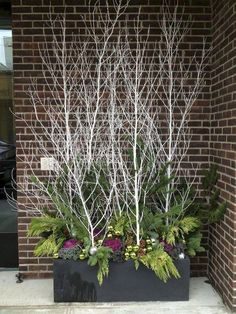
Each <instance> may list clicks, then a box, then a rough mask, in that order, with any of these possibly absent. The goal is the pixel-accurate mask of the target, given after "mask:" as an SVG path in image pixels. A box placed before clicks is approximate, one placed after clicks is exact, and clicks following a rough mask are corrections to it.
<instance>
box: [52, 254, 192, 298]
mask: <svg viewBox="0 0 236 314" xmlns="http://www.w3.org/2000/svg"><path fill="white" fill-rule="evenodd" d="M175 265H176V267H177V269H178V271H179V273H180V276H181V278H179V279H175V278H171V279H169V280H168V281H167V283H164V282H162V281H161V280H160V279H158V278H157V277H156V275H155V273H154V272H153V271H152V270H150V269H147V268H146V267H145V266H143V265H141V264H140V267H139V269H138V270H137V271H136V270H135V268H134V263H133V262H132V261H127V262H125V263H114V262H111V263H110V267H109V276H108V277H107V278H105V279H104V281H103V284H102V285H101V286H99V284H98V280H97V267H91V266H88V265H87V261H73V260H62V259H55V260H54V269H53V276H54V301H55V302H117V301H120V302H126V301H187V300H189V276H190V262H189V258H185V259H182V260H178V261H176V262H175Z"/></svg>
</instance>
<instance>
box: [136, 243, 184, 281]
mask: <svg viewBox="0 0 236 314" xmlns="http://www.w3.org/2000/svg"><path fill="white" fill-rule="evenodd" d="M140 262H141V263H143V264H144V265H145V266H146V267H147V268H150V269H152V270H153V271H154V272H155V274H156V276H157V277H158V278H160V279H161V280H163V281H164V282H167V280H168V279H169V278H171V277H172V276H174V277H175V278H179V277H180V275H179V273H178V270H177V269H176V267H175V265H174V263H173V260H172V258H171V257H170V256H169V255H168V254H167V253H166V252H165V251H164V249H163V247H162V246H158V247H157V248H156V249H155V250H153V251H152V252H149V253H147V254H146V255H144V256H142V257H141V258H140Z"/></svg>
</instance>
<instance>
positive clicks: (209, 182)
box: [202, 164, 219, 191]
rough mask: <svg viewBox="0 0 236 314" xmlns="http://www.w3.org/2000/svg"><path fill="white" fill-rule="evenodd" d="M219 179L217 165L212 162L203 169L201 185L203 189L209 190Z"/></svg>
mask: <svg viewBox="0 0 236 314" xmlns="http://www.w3.org/2000/svg"><path fill="white" fill-rule="evenodd" d="M218 179H219V174H218V167H217V165H215V164H212V165H211V166H210V168H209V169H205V170H203V178H202V186H203V188H204V190H209V191H211V190H212V188H213V187H214V185H215V184H216V183H217V181H218Z"/></svg>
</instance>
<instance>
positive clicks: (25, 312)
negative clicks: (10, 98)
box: [0, 271, 230, 314]
mask: <svg viewBox="0 0 236 314" xmlns="http://www.w3.org/2000/svg"><path fill="white" fill-rule="evenodd" d="M15 274H16V271H0V313H1V314H34V313H52V314H54V313H55V314H59V313H60V314H77V313H78V314H85V313H86V314H111V313H112V314H136V313H139V314H143V313H145V314H167V313H168V314H228V313H230V311H229V310H227V309H226V307H225V306H224V304H223V303H222V300H221V298H220V297H219V295H218V294H217V293H216V292H215V290H214V289H213V288H212V287H211V285H209V284H207V283H205V280H206V278H203V277H202V278H191V280H190V300H189V301H188V302H136V303H133V302H131V303H60V304H58V303H57V304H56V303H54V302H53V282H52V280H51V279H38V280H25V281H24V282H23V283H21V284H16V279H15Z"/></svg>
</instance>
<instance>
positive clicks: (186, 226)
mask: <svg viewBox="0 0 236 314" xmlns="http://www.w3.org/2000/svg"><path fill="white" fill-rule="evenodd" d="M200 226H201V223H200V220H199V219H198V218H196V217H191V216H186V217H184V218H182V219H180V220H176V221H175V222H174V223H173V224H169V225H166V226H165V227H164V230H165V231H164V232H163V234H162V237H163V239H165V240H166V242H167V243H169V244H171V245H174V244H175V243H176V242H178V241H182V240H183V239H184V238H185V236H186V235H187V234H189V233H191V232H193V231H195V230H197V229H199V228H200Z"/></svg>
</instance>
